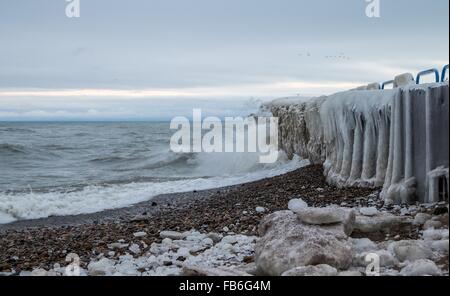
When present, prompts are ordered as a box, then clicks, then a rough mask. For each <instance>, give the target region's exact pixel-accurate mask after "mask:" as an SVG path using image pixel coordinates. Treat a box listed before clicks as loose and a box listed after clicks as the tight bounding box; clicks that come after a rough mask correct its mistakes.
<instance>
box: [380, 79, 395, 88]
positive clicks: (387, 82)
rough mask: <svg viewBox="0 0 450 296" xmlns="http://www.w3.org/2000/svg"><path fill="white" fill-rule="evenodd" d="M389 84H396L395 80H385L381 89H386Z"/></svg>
mask: <svg viewBox="0 0 450 296" xmlns="http://www.w3.org/2000/svg"><path fill="white" fill-rule="evenodd" d="M389 84H392V85H394V80H389V81H385V82H383V84H381V89H385V87H386V85H389Z"/></svg>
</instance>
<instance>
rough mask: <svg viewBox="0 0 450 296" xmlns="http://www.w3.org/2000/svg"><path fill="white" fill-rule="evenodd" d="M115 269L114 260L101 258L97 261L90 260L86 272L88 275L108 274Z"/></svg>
mask: <svg viewBox="0 0 450 296" xmlns="http://www.w3.org/2000/svg"><path fill="white" fill-rule="evenodd" d="M114 271H115V268H114V261H112V260H110V259H107V258H103V259H100V260H99V261H97V262H91V263H89V265H88V274H89V275H90V276H108V275H112V274H113V273H114Z"/></svg>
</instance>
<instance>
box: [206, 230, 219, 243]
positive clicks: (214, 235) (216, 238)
mask: <svg viewBox="0 0 450 296" xmlns="http://www.w3.org/2000/svg"><path fill="white" fill-rule="evenodd" d="M206 236H207V237H209V238H210V239H212V241H213V242H214V243H218V242H220V241H221V240H222V235H220V234H219V233H215V232H210V233H208V234H207V235H206Z"/></svg>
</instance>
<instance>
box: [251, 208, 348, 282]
mask: <svg viewBox="0 0 450 296" xmlns="http://www.w3.org/2000/svg"><path fill="white" fill-rule="evenodd" d="M259 234H260V236H261V239H260V240H259V241H258V242H257V244H256V247H255V262H256V265H257V268H258V274H261V275H271V276H279V275H281V274H283V273H284V272H286V271H288V270H291V269H293V268H296V267H301V266H308V265H319V264H327V265H330V266H332V267H334V268H337V269H347V268H348V267H349V266H350V264H351V262H352V252H351V250H352V245H351V244H350V243H349V242H348V241H347V240H344V239H342V240H341V239H338V238H337V237H336V235H335V234H334V233H333V232H330V231H328V230H325V229H322V228H321V227H318V226H314V225H306V224H303V223H301V222H300V221H299V220H298V218H297V215H296V214H294V213H293V212H291V211H281V212H276V213H273V214H271V215H269V216H267V217H265V218H264V219H263V220H262V222H261V224H260V226H259Z"/></svg>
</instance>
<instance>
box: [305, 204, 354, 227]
mask: <svg viewBox="0 0 450 296" xmlns="http://www.w3.org/2000/svg"><path fill="white" fill-rule="evenodd" d="M296 213H297V216H298V217H299V219H300V220H301V221H302V222H303V223H307V224H312V225H329V224H336V223H342V222H344V221H346V220H348V219H349V215H354V213H353V212H352V211H349V210H348V209H344V208H338V207H327V208H305V209H301V210H299V211H297V212H296ZM352 213H353V214H352Z"/></svg>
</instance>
